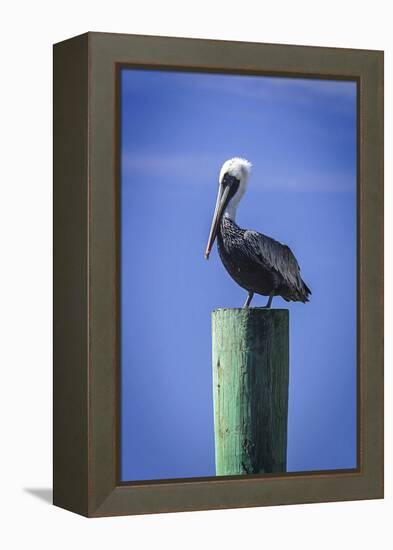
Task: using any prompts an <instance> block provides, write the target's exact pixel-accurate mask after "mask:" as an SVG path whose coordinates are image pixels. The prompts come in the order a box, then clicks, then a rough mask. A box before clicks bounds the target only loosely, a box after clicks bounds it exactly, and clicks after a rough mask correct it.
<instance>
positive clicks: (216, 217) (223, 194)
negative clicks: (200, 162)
mask: <svg viewBox="0 0 393 550" xmlns="http://www.w3.org/2000/svg"><path fill="white" fill-rule="evenodd" d="M228 195H229V186H228V187H225V189H224V187H223V186H222V185H221V184H220V187H219V188H218V195H217V201H216V207H215V209H214V214H213V220H212V225H211V228H210V233H209V238H208V241H207V246H206V251H205V258H206V260H208V259H209V255H210V252H211V249H212V247H213V244H214V241H215V239H216V236H217V229H218V224H219V223H220V220H221V216H222V214H223V212H224V209H225V207H226V204H227V200H228Z"/></svg>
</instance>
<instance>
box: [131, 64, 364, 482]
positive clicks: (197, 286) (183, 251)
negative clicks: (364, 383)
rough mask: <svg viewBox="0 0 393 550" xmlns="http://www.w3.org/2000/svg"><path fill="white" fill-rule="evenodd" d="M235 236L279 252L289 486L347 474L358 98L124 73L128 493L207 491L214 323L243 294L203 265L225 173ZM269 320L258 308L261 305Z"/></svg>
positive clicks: (225, 79)
mask: <svg viewBox="0 0 393 550" xmlns="http://www.w3.org/2000/svg"><path fill="white" fill-rule="evenodd" d="M233 156H243V157H245V158H247V159H249V160H250V161H251V162H252V163H253V170H252V175H251V178H250V182H249V186H248V191H247V193H246V195H245V196H244V197H243V199H242V202H241V204H240V206H239V209H238V217H237V222H238V223H239V225H240V226H242V227H247V228H250V229H255V230H257V231H260V232H262V233H265V234H267V235H270V236H272V237H274V238H276V239H277V240H279V241H281V242H284V243H286V244H288V245H289V246H290V247H291V249H292V250H293V252H294V253H295V255H296V256H297V258H298V261H299V263H300V266H301V269H302V276H303V278H304V280H305V281H306V282H307V284H308V285H309V286H310V287H311V289H312V292H313V295H312V300H311V302H310V303H309V304H307V305H303V304H297V303H295V304H289V305H288V304H287V303H286V302H284V301H283V300H281V298H275V299H274V301H273V307H288V308H289V309H290V361H291V362H290V387H289V395H290V397H289V419H288V462H287V466H288V470H289V471H310V470H321V469H322V470H325V469H340V468H352V467H356V84H355V83H354V82H343V81H327V80H316V79H312V80H311V79H308V80H306V79H295V78H281V77H257V76H238V75H220V74H203V73H186V72H165V71H147V70H133V69H123V70H122V76H121V457H122V471H121V477H122V479H123V480H124V481H127V480H142V479H161V478H176V477H197V476H213V475H215V470H214V426H213V403H212V367H211V322H210V315H211V311H212V310H213V309H215V308H216V307H239V306H241V305H242V304H243V302H244V300H245V297H246V292H245V291H244V290H243V289H241V288H240V287H238V286H237V285H236V283H235V282H234V281H232V279H231V278H230V277H229V276H228V275H227V273H226V272H225V270H224V268H223V266H222V265H221V262H220V260H219V257H218V254H217V250H216V248H214V250H213V252H212V254H211V258H210V260H209V262H206V261H205V260H204V258H203V253H204V249H205V246H206V241H207V236H208V232H209V227H210V222H211V216H212V212H213V209H214V203H215V198H216V192H217V185H218V173H219V170H220V167H221V165H222V163H223V162H224V161H225V160H226V159H228V158H230V157H233ZM254 300H255V302H253V304H254V305H262V304H263V303H264V302H265V301H266V299H265V298H264V297H256V299H255V298H254Z"/></svg>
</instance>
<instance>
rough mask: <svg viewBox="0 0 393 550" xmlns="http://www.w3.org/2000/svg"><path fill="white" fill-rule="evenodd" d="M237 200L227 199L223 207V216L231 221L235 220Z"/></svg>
mask: <svg viewBox="0 0 393 550" xmlns="http://www.w3.org/2000/svg"><path fill="white" fill-rule="evenodd" d="M238 204H239V203H238V202H237V201H234V200H231V201H229V204H228V206H227V207H226V208H225V212H224V216H226V217H227V218H229V219H230V220H232V221H233V222H235V221H236V210H237V207H238Z"/></svg>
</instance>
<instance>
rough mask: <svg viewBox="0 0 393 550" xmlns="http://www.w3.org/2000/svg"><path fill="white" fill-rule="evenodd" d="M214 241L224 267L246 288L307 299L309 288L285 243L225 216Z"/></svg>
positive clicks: (299, 300) (292, 298) (266, 293)
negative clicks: (242, 226)
mask: <svg viewBox="0 0 393 550" xmlns="http://www.w3.org/2000/svg"><path fill="white" fill-rule="evenodd" d="M217 244H218V252H219V255H220V258H221V261H222V263H223V264H224V267H225V269H226V270H227V271H228V273H229V275H230V276H231V277H232V279H234V280H235V281H236V282H237V284H238V285H240V286H241V287H242V288H244V289H245V290H247V291H248V292H253V293H255V294H261V295H262V296H270V295H273V296H281V297H282V298H284V300H287V301H294V302H308V296H309V294H311V291H310V289H309V288H308V286H307V285H306V284H305V282H304V281H303V280H302V278H301V276H300V269H299V265H298V263H297V261H296V258H295V256H294V255H293V253H292V251H291V249H290V248H289V247H288V246H286V245H283V244H281V243H279V242H278V241H275V240H274V239H271V238H270V237H267V236H266V235H262V234H261V233H257V232H256V231H249V230H247V229H241V228H240V227H239V226H238V225H237V224H236V223H235V222H234V221H233V220H231V219H230V218H229V217H227V216H223V217H222V218H221V222H220V226H219V229H218V232H217Z"/></svg>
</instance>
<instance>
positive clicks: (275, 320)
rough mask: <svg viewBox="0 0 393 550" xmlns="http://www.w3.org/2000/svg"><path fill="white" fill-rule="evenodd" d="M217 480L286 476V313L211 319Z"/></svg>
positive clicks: (226, 314) (233, 313)
mask: <svg viewBox="0 0 393 550" xmlns="http://www.w3.org/2000/svg"><path fill="white" fill-rule="evenodd" d="M212 332H213V391H214V431H215V451H216V474H217V475H241V474H259V473H273V472H285V471H286V453H287V419H288V380H289V312H288V310H286V309H261V308H249V309H217V310H215V311H214V312H213V314H212Z"/></svg>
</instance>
